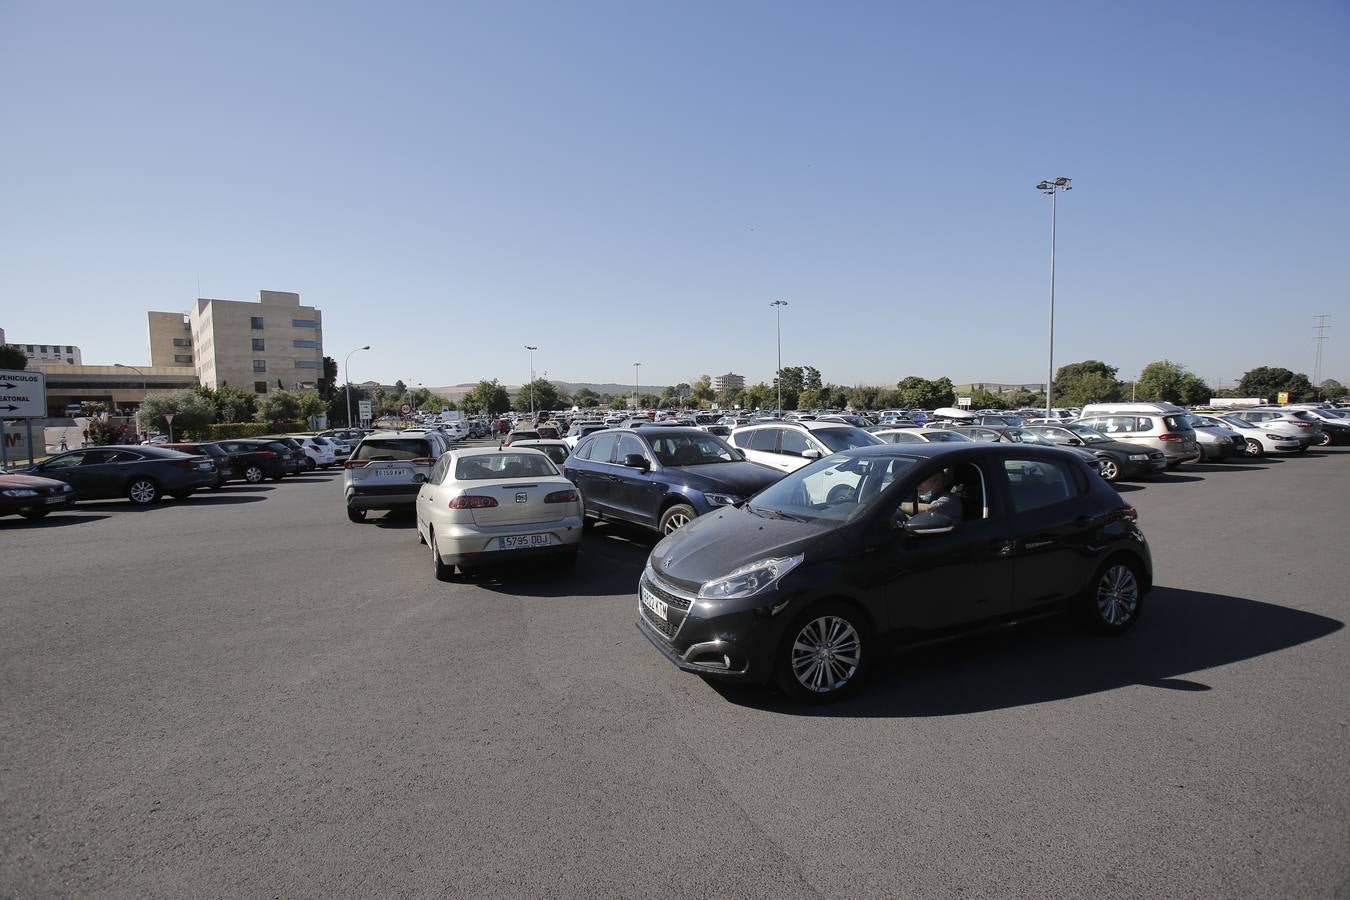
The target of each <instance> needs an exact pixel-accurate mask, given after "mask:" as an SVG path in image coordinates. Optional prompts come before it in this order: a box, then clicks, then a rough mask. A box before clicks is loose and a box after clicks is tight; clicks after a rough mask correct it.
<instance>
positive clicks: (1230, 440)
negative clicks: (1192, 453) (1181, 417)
mask: <svg viewBox="0 0 1350 900" xmlns="http://www.w3.org/2000/svg"><path fill="white" fill-rule="evenodd" d="M1186 418H1187V420H1188V421H1189V422H1190V423H1191V427H1192V428H1194V429H1195V442H1196V443H1197V444H1199V445H1200V461H1201V462H1221V461H1223V460H1225V459H1230V458H1232V457H1234V456H1245V455H1246V454H1247V442H1246V440H1244V439H1243V437H1242V435H1240V434H1238V433H1237V431H1235V430H1234V429H1232V428H1230V427H1228V426H1227V425H1224V424H1218V423H1211V422H1205V421H1202V420H1201V419H1200V417H1198V416H1195V415H1188V416H1187V417H1186Z"/></svg>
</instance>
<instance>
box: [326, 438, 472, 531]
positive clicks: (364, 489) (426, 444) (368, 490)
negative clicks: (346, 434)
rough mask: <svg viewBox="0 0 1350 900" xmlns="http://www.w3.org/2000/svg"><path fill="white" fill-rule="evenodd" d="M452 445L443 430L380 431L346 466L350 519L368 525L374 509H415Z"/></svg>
mask: <svg viewBox="0 0 1350 900" xmlns="http://www.w3.org/2000/svg"><path fill="white" fill-rule="evenodd" d="M449 449H450V442H449V440H447V439H446V437H445V435H443V434H441V433H440V432H439V431H425V432H412V433H408V432H376V433H375V434H371V435H367V436H366V437H364V438H362V439H361V443H359V444H357V445H356V449H355V450H353V451H352V455H351V457H350V458H349V459H348V460H347V461H346V462H345V463H343V464H342V468H343V472H342V488H343V492H344V494H345V495H346V498H347V518H348V519H350V520H351V521H353V522H364V521H365V520H366V512H367V511H368V510H372V509H412V508H414V507H415V506H416V505H417V492H418V491H419V490H420V489H421V487H422V483H423V482H424V481H426V480H427V476H428V475H430V474H431V468H432V466H434V465H436V460H438V459H440V458H441V454H443V453H445V452H446V451H448V450H449Z"/></svg>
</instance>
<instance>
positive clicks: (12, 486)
mask: <svg viewBox="0 0 1350 900" xmlns="http://www.w3.org/2000/svg"><path fill="white" fill-rule="evenodd" d="M74 502H75V489H74V488H72V487H71V486H70V485H68V484H66V483H65V482H64V481H57V480H56V479H54V478H39V477H38V476H36V475H0V516H12V515H15V514H18V515H21V516H23V517H24V518H25V519H40V518H42V517H43V516H45V515H46V514H47V513H49V512H51V511H52V510H54V509H68V508H69V507H70V505H71V504H72V503H74Z"/></svg>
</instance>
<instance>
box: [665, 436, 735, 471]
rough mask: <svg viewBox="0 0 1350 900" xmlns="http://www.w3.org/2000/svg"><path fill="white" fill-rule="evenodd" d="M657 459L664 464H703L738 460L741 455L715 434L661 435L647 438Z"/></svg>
mask: <svg viewBox="0 0 1350 900" xmlns="http://www.w3.org/2000/svg"><path fill="white" fill-rule="evenodd" d="M647 443H649V444H651V445H652V451H653V452H654V453H655V454H656V459H657V460H658V461H659V462H660V463H661V465H663V466H701V465H705V464H707V463H722V462H738V461H740V459H741V455H740V454H739V453H737V452H736V451H735V450H732V449H731V447H730V446H728V445H727V443H726V442H725V441H723V440H722V439H721V438H720V437H718V436H717V435H715V434H708V433H707V432H701V433H699V434H670V435H665V434H663V435H659V436H656V437H650V438H648V439H647Z"/></svg>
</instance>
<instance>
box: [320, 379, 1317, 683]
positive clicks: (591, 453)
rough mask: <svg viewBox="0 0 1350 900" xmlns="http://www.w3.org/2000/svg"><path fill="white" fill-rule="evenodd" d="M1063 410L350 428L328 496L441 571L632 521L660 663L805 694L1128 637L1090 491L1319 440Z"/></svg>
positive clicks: (1132, 561)
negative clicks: (410, 518)
mask: <svg viewBox="0 0 1350 900" xmlns="http://www.w3.org/2000/svg"><path fill="white" fill-rule="evenodd" d="M1078 412H1079V415H1078V416H1077V417H1076V418H1073V419H1070V418H1068V417H1065V418H1056V419H1053V420H1052V421H1050V422H1041V423H1037V424H1027V423H1025V422H1023V421H1022V420H1020V419H1011V418H998V419H995V418H992V417H993V416H995V415H998V414H994V413H988V414H967V415H966V416H964V417H962V416H942V415H935V416H933V417H931V419H930V421H929V422H927V423H925V424H924V425H920V424H919V423H916V422H915V421H913V419H912V418H909V417H907V416H906V417H904V418H901V417H894V418H892V419H891V420H889V421H888V422H887V423H886V424H884V425H883V424H880V423H878V424H869V423H868V422H867V420H863V424H862V426H861V427H860V426H859V425H858V424H854V423H853V422H851V421H848V420H841V419H837V418H830V417H816V418H811V419H806V418H798V419H796V420H792V421H789V420H785V419H784V420H779V419H772V420H763V419H762V420H756V421H747V422H745V423H743V424H738V425H736V426H735V427H730V428H729V434H727V435H726V436H725V437H723V436H722V435H720V434H718V433H715V431H713V430H712V429H714V428H716V427H719V425H720V423H709V424H705V425H702V426H697V425H691V424H680V423H669V424H661V423H656V422H653V421H651V420H646V419H635V420H632V421H625V422H621V423H618V424H617V427H614V426H611V427H606V425H605V423H603V422H599V423H588V422H585V421H577V422H573V423H570V424H569V425H567V431H566V432H565V433H564V434H563V436H561V437H556V438H554V437H541V436H540V429H539V428H538V427H529V428H517V429H516V430H515V431H514V432H513V433H512V434H511V435H508V436H507V439H506V440H503V441H502V442H501V443H500V444H498V446H496V447H491V446H489V447H473V448H466V447H455V446H452V445H451V444H449V443H448V442H442V441H440V440H439V439H438V438H436V437H434V436H428V435H425V434H409V433H406V432H405V433H388V434H373V435H370V436H368V437H366V438H365V439H364V440H363V441H362V442H361V444H359V445H358V446H357V448H356V451H355V452H354V453H353V458H352V460H351V461H349V462H348V463H347V466H348V470H347V478H346V485H345V486H346V488H347V503H348V511H349V515H350V516H351V517H352V518H353V519H354V520H357V521H360V520H363V519H364V518H365V514H366V511H368V510H370V509H379V508H386V509H397V508H407V509H412V510H413V511H414V513H415V516H416V526H417V527H416V530H417V537H418V540H419V542H420V543H423V544H425V545H427V546H428V547H429V549H430V558H431V563H432V568H433V571H434V574H435V576H436V577H437V578H438V579H443V580H444V579H450V578H452V577H454V575H455V573H456V571H457V570H461V571H466V572H472V571H473V570H475V569H477V568H478V567H480V566H487V565H490V564H515V565H529V564H532V563H533V562H534V561H535V560H538V559H555V560H558V561H560V562H562V563H564V564H568V563H571V562H574V561H575V560H576V558H577V551H578V549H579V547H580V545H581V543H582V541H583V534H584V533H585V532H586V531H587V530H588V529H589V528H591V527H593V526H594V525H595V524H596V523H597V522H601V521H615V522H627V523H633V524H637V525H640V526H644V527H647V528H651V529H653V530H655V531H657V532H659V533H660V534H661V535H662V539H661V540H660V542H659V543H657V545H656V546H655V548H654V549H653V550H652V552H651V554H650V556H649V558H648V561H647V564H646V566H645V568H644V571H643V573H642V576H641V579H640V584H639V585H638V596H637V602H636V607H637V621H638V627H639V629H640V630H641V631H642V633H643V634H644V635H645V636H646V637H647V638H648V639H649V640H650V641H651V643H652V644H653V646H654V647H655V648H656V649H657V650H658V651H659V652H660V653H661V654H662V655H663V656H664V657H665V658H666V659H668V660H669V661H670V662H671V663H673V664H674V665H676V666H678V667H680V668H681V669H684V670H687V671H691V672H697V673H698V674H700V675H703V676H705V677H714V678H726V679H736V680H743V681H766V682H774V683H776V684H777V685H778V686H779V687H781V688H782V689H783V690H784V691H786V692H787V693H788V694H789V695H791V696H793V697H796V698H798V699H802V700H828V699H833V698H835V697H839V696H842V695H844V694H846V693H847V692H848V691H850V690H852V689H854V687H856V685H857V684H858V683H859V680H860V679H861V677H862V675H863V673H864V672H865V671H866V669H867V668H868V667H869V666H870V665H872V664H873V661H874V660H875V659H876V658H877V657H878V656H880V655H882V653H883V652H885V651H886V650H888V649H889V648H890V647H892V646H894V645H897V644H907V643H910V642H928V641H932V640H935V639H945V638H948V637H952V636H955V635H959V634H963V633H966V632H969V631H971V630H973V629H986V628H988V627H990V626H991V625H998V624H1003V623H1012V622H1015V621H1023V620H1026V619H1028V618H1035V617H1037V616H1041V615H1048V614H1051V613H1056V612H1062V611H1064V610H1065V609H1069V610H1072V611H1073V612H1075V613H1076V614H1078V615H1080V616H1081V617H1082V618H1083V619H1084V620H1085V621H1086V622H1088V623H1089V624H1091V625H1092V626H1093V627H1095V628H1097V629H1099V630H1101V631H1105V632H1108V633H1118V632H1121V631H1124V630H1126V629H1128V628H1129V627H1130V626H1131V625H1133V624H1134V622H1135V621H1137V619H1138V617H1139V615H1140V613H1141V611H1142V609H1143V603H1144V598H1145V596H1146V594H1147V593H1148V591H1149V589H1150V588H1151V586H1152V583H1153V572H1152V562H1151V556H1150V554H1149V551H1148V544H1147V541H1146V540H1145V539H1144V536H1143V534H1142V532H1141V531H1140V530H1139V527H1138V524H1137V513H1136V512H1135V511H1134V510H1133V508H1131V507H1130V506H1129V505H1128V504H1127V503H1126V502H1125V501H1124V500H1122V498H1121V497H1120V495H1119V494H1118V493H1117V492H1116V491H1115V490H1112V489H1111V487H1110V485H1109V484H1108V482H1109V481H1113V480H1119V479H1123V478H1133V477H1147V476H1152V475H1157V474H1159V473H1162V472H1165V471H1166V470H1168V469H1169V468H1176V467H1177V466H1180V465H1184V464H1186V463H1187V462H1192V461H1201V460H1209V459H1213V460H1218V459H1226V458H1235V457H1237V456H1239V455H1247V454H1249V453H1250V454H1255V455H1261V454H1264V453H1270V452H1289V453H1299V452H1303V451H1306V449H1307V448H1308V446H1310V445H1312V444H1315V443H1319V442H1321V441H1322V440H1323V438H1322V435H1323V434H1325V433H1326V432H1325V431H1323V430H1322V428H1321V426H1320V425H1317V424H1314V423H1311V422H1309V423H1307V424H1306V426H1305V425H1303V424H1297V423H1303V422H1306V419H1304V417H1303V416H1299V415H1294V416H1286V415H1277V416H1273V417H1269V418H1267V417H1265V416H1259V415H1258V414H1259V413H1261V412H1262V411H1244V415H1239V416H1238V417H1237V418H1235V419H1233V420H1232V421H1229V420H1227V419H1225V418H1223V416H1221V415H1219V414H1216V415H1214V416H1213V422H1211V421H1209V420H1208V418H1207V414H1197V413H1193V412H1188V411H1186V410H1182V409H1180V408H1177V407H1169V406H1162V405H1156V404H1117V405H1112V406H1105V405H1099V406H1097V407H1096V408H1093V407H1087V408H1084V409H1082V410H1080V411H1078ZM1331 418H1333V419H1334V418H1337V417H1336V416H1332V417H1331ZM520 424H529V423H520ZM1330 424H1332V425H1333V426H1335V425H1336V423H1335V422H1330ZM597 426H598V427H597ZM550 427H551V426H550ZM720 427H728V426H725V425H721V426H720ZM1211 432H1215V433H1214V434H1211ZM1202 435H1205V436H1209V437H1213V440H1212V441H1210V440H1207V439H1205V438H1204V437H1202ZM1336 439H1337V436H1335V434H1334V429H1333V440H1336ZM953 584H959V585H960V589H959V590H956V591H953V590H951V589H950V587H951V585H953Z"/></svg>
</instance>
